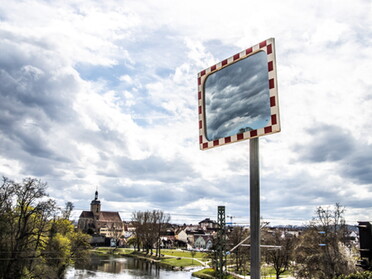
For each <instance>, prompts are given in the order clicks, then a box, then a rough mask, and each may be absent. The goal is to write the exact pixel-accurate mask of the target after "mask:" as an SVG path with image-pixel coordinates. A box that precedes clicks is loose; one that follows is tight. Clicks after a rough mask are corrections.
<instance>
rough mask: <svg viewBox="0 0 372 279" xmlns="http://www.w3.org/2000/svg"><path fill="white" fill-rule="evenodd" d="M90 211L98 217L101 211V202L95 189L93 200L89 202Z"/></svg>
mask: <svg viewBox="0 0 372 279" xmlns="http://www.w3.org/2000/svg"><path fill="white" fill-rule="evenodd" d="M90 211H91V212H92V213H93V215H94V217H96V218H98V215H99V213H100V211H101V202H100V201H99V200H98V191H96V193H95V196H94V200H92V202H91V203H90Z"/></svg>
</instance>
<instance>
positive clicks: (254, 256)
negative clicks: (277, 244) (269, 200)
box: [249, 138, 261, 279]
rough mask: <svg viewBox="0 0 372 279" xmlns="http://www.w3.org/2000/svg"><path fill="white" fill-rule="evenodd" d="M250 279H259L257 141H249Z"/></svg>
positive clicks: (258, 173) (258, 172) (258, 170)
mask: <svg viewBox="0 0 372 279" xmlns="http://www.w3.org/2000/svg"><path fill="white" fill-rule="evenodd" d="M249 149H250V152H249V169H250V223H251V225H250V227H251V279H260V276H261V275H260V267H261V263H260V262H261V253H260V167H259V140H258V138H254V139H251V140H249Z"/></svg>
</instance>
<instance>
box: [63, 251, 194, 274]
mask: <svg viewBox="0 0 372 279" xmlns="http://www.w3.org/2000/svg"><path fill="white" fill-rule="evenodd" d="M191 273H192V272H191V271H171V270H164V269H161V268H159V267H158V266H157V265H155V264H150V263H148V262H146V261H143V260H139V259H135V258H117V257H113V256H96V255H92V258H91V261H90V262H89V263H86V264H79V263H77V264H76V265H75V268H70V269H69V270H68V272H67V274H66V276H65V278H66V279H88V278H94V279H102V278H115V279H118V278H127V279H134V278H135V279H150V278H159V279H163V278H164V279H167V278H168V279H170V278H174V279H189V278H195V277H193V276H192V275H191Z"/></svg>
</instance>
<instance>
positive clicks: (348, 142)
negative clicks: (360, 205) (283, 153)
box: [293, 124, 372, 185]
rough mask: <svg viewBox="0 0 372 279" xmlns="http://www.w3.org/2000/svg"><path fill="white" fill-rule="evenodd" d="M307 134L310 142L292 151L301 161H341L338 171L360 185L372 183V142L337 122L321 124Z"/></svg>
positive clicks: (295, 147) (299, 145)
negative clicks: (334, 123)
mask: <svg viewBox="0 0 372 279" xmlns="http://www.w3.org/2000/svg"><path fill="white" fill-rule="evenodd" d="M307 133H309V134H311V135H312V138H313V140H312V141H311V142H310V143H306V144H298V145H296V146H294V147H293V150H294V151H295V152H296V153H297V154H298V156H299V160H305V161H308V162H312V163H321V162H335V163H338V169H337V170H335V171H337V173H338V174H339V175H340V176H342V177H345V178H349V179H352V180H353V181H355V182H357V183H360V184H371V185H372V145H371V144H368V143H366V142H365V141H362V140H357V139H355V137H354V136H353V135H352V134H351V133H350V132H348V131H347V130H345V129H343V128H342V127H339V126H335V125H325V124H318V125H317V126H316V127H314V128H313V129H308V130H307Z"/></svg>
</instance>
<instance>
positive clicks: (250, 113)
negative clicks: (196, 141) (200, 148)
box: [204, 51, 271, 141]
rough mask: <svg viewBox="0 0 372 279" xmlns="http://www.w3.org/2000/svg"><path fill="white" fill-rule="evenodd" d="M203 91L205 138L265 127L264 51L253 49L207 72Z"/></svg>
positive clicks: (265, 59)
mask: <svg viewBox="0 0 372 279" xmlns="http://www.w3.org/2000/svg"><path fill="white" fill-rule="evenodd" d="M204 94H205V96H204V97H205V122H206V131H205V132H206V137H207V139H208V140H209V141H212V140H216V139H220V138H224V137H227V136H233V135H236V134H239V133H242V132H244V131H249V130H256V129H259V128H263V127H265V126H266V125H267V124H268V122H269V119H270V115H271V114H270V103H269V99H270V96H269V83H268V69H267V55H266V53H265V52H263V51H260V52H257V53H256V54H253V55H251V56H249V57H247V58H244V59H242V60H240V61H238V62H236V63H233V64H231V65H229V66H226V67H225V68H223V69H221V70H219V71H217V72H215V73H213V74H211V75H209V76H208V77H207V79H206V81H205V83H204Z"/></svg>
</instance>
